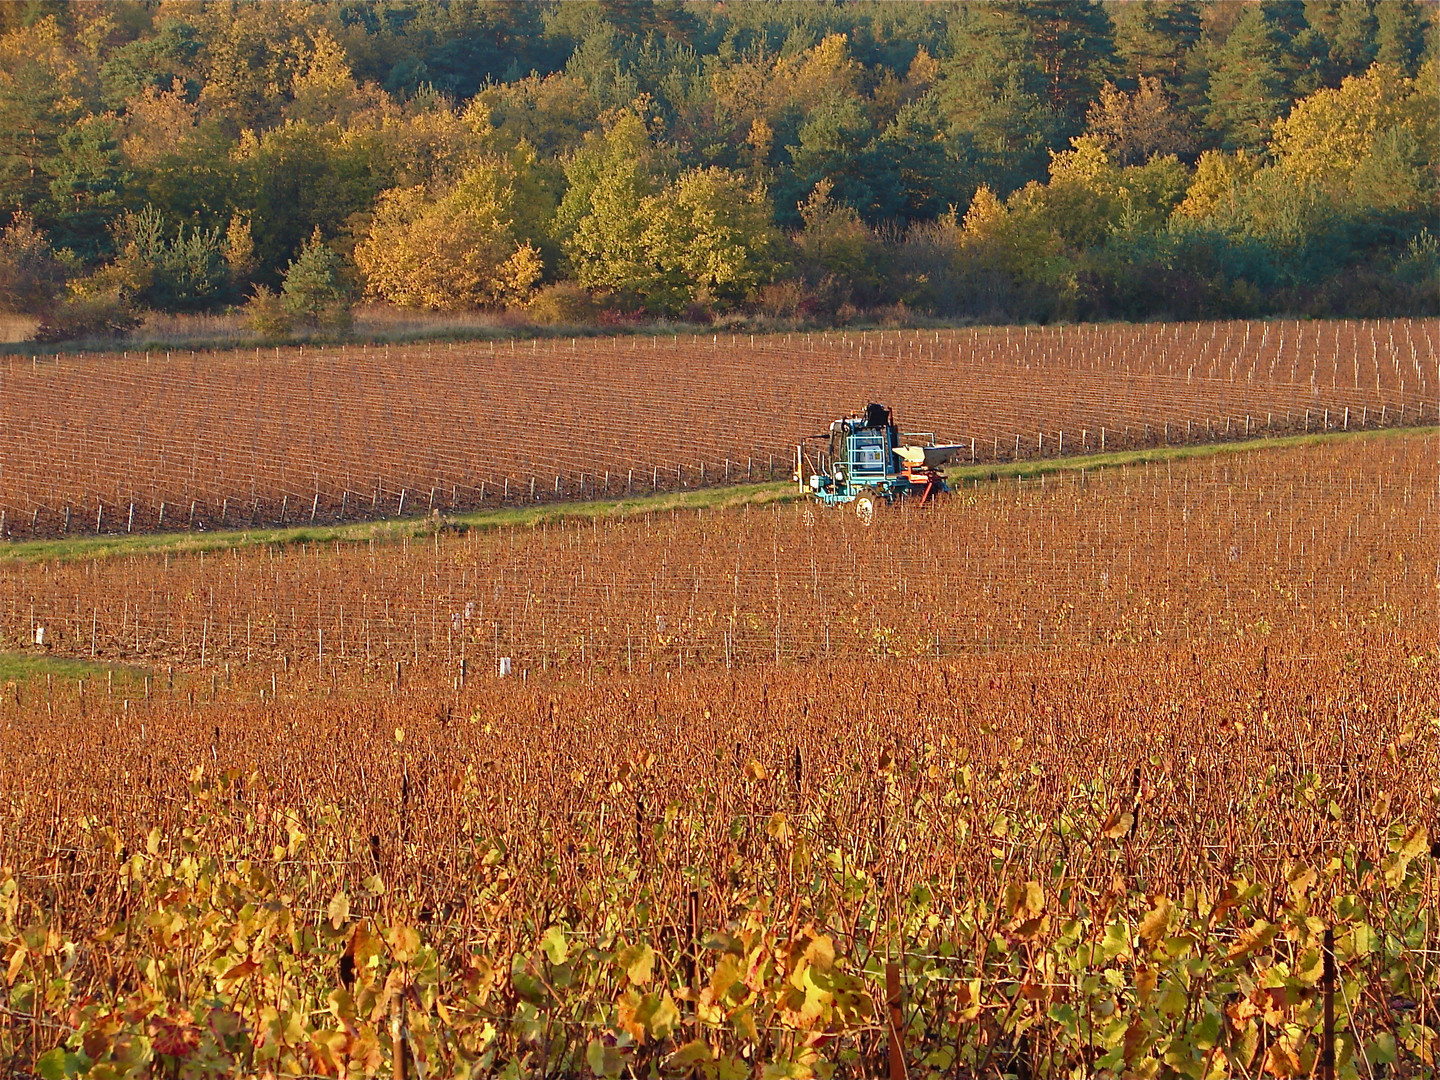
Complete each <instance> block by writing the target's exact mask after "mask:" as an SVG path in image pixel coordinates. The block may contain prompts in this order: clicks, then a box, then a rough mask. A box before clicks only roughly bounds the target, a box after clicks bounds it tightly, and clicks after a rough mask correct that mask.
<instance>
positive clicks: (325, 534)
mask: <svg viewBox="0 0 1440 1080" xmlns="http://www.w3.org/2000/svg"><path fill="white" fill-rule="evenodd" d="M1437 433H1440V427H1434V426H1427V427H1413V428H1383V429H1380V430H1371V431H1346V432H1329V433H1324V434H1311V435H1285V436H1280V437H1278V438H1268V439H1246V440H1243V441H1237V442H1223V443H1203V444H1199V445H1188V446H1157V447H1150V448H1147V449H1144V450H1119V451H1114V452H1110V453H1104V454H1076V455H1073V456H1066V457H1054V458H1039V459H1036V460H1033V461H1012V462H995V463H992V464H988V465H958V466H952V467H951V468H949V469H947V470H946V476H947V477H948V479H949V480H950V483H951V484H952V485H973V484H978V483H984V482H986V481H992V480H995V481H998V480H1013V479H1016V478H1017V477H1018V478H1020V479H1028V478H1032V477H1038V476H1042V475H1053V474H1055V473H1065V472H1074V471H1076V470H1080V469H1085V470H1090V469H1107V468H1117V467H1119V466H1122V465H1148V464H1154V463H1159V462H1167V461H1184V460H1188V459H1191V458H1204V457H1214V456H1216V455H1221V454H1243V453H1251V452H1254V451H1258V450H1282V449H1287V448H1291V447H1298V446H1317V445H1321V444H1324V443H1332V442H1342V441H1347V440H1352V439H1389V438H1408V437H1416V436H1426V435H1434V434H1437ZM801 497H802V495H801V493H800V492H799V490H798V489H797V487H796V485H794V484H792V483H789V482H787V481H780V480H777V481H774V482H771V483H766V484H732V485H723V486H716V487H704V488H695V489H693V490H689V491H674V492H665V493H662V494H659V495H645V496H637V497H632V498H626V499H590V500H585V501H574V502H553V503H540V504H537V505H535V506H522V507H504V508H501V509H497V510H474V511H470V512H468V513H461V514H454V515H449V516H446V517H445V518H444V519H443V524H444V527H445V528H447V529H451V530H455V531H461V532H463V531H467V530H470V529H502V528H519V527H525V526H531V527H533V526H536V525H541V524H544V523H547V522H553V521H560V520H562V519H563V520H576V519H578V520H590V519H592V518H608V517H634V516H640V515H645V514H655V513H666V512H668V511H672V510H707V509H708V510H716V509H726V508H730V507H737V506H757V505H765V504H768V503H775V502H789V501H791V500H794V499H798V498H801ZM434 530H435V523H434V521H433V520H432V519H430V518H426V517H412V518H400V519H394V520H388V521H359V522H348V523H344V524H338V525H299V526H279V527H274V528H264V529H236V530H225V531H217V532H174V533H139V534H135V535H130V536H85V537H68V538H65V539H60V540H27V541H21V542H18V543H9V544H0V562H3V561H5V560H20V561H25V562H45V561H52V560H54V561H72V560H78V559H103V558H111V557H116V556H125V555H161V554H173V555H194V554H198V553H200V552H213V551H228V550H231V549H235V548H247V547H265V546H271V547H283V546H289V545H296V544H330V543H363V542H369V541H375V542H378V543H391V542H395V541H399V540H402V539H406V538H415V537H420V536H428V535H431V534H432V533H433V532H434Z"/></svg>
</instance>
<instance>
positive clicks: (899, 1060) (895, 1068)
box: [885, 960, 905, 1080]
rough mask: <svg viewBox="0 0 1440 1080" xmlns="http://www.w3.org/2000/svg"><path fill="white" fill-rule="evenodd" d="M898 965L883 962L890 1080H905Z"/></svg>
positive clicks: (902, 1019) (902, 1018) (890, 961)
mask: <svg viewBox="0 0 1440 1080" xmlns="http://www.w3.org/2000/svg"><path fill="white" fill-rule="evenodd" d="M903 1023H904V1017H903V1016H902V1014H901V1011H900V965H899V964H897V963H895V962H894V961H893V960H887V961H886V962H885V1034H886V1042H887V1044H888V1046H889V1051H890V1080H905V1049H904V1047H903V1046H902V1045H901V1042H900V1031H901V1026H902V1025H903Z"/></svg>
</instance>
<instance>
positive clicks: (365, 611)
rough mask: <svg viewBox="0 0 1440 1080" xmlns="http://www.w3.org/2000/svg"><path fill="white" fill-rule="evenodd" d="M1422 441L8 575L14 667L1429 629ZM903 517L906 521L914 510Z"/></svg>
mask: <svg viewBox="0 0 1440 1080" xmlns="http://www.w3.org/2000/svg"><path fill="white" fill-rule="evenodd" d="M1437 453H1440V440H1437V438H1436V437H1435V436H1434V435H1433V434H1432V435H1408V434H1395V433H1390V434H1376V435H1371V436H1365V437H1363V438H1355V439H1351V440H1346V441H1342V442H1340V443H1328V444H1320V445H1312V446H1302V447H1296V448H1287V449H1283V450H1265V451H1256V452H1246V453H1243V454H1241V455H1218V456H1211V457H1204V458H1197V459H1192V460H1188V461H1177V462H1171V463H1168V464H1156V465H1149V466H1141V467H1131V468H1119V469H1106V470H1098V471H1097V470H1089V471H1086V472H1079V471H1076V472H1074V473H1071V474H1064V475H1060V476H1050V477H1042V478H1038V479H1035V480H1024V481H1020V480H1007V481H1000V482H984V483H980V484H978V485H975V486H972V487H968V488H965V489H963V490H961V491H958V492H956V493H955V494H954V495H952V496H951V497H950V498H948V499H946V500H944V501H942V502H940V503H939V504H938V505H936V506H934V507H926V508H923V509H919V510H910V509H900V508H897V509H894V510H892V511H890V512H889V513H888V515H887V516H885V517H884V518H883V520H882V522H881V523H880V525H879V526H877V527H876V528H874V529H866V528H864V527H863V526H861V525H859V524H858V523H857V522H856V520H855V518H854V516H853V515H851V514H848V513H846V512H845V511H844V510H843V509H837V510H832V511H825V510H823V509H822V508H816V510H813V511H810V510H807V509H805V508H802V507H801V506H796V505H774V506H769V507H752V508H747V509H744V510H740V511H729V510H713V511H712V510H703V511H675V512H672V513H669V514H661V515H646V516H641V517H632V518H620V517H616V518H604V519H594V520H590V521H585V522H568V523H567V522H563V521H562V522H559V523H552V524H550V525H546V526H543V527H537V528H535V529H512V530H502V531H489V532H486V531H470V532H467V533H463V534H459V535H456V534H453V533H439V532H437V533H436V534H435V535H433V536H432V537H429V538H424V539H419V540H414V541H410V542H407V543H405V544H403V545H395V546H386V545H384V544H376V543H373V542H372V543H368V544H367V543H344V544H335V545H332V546H326V545H323V544H320V545H317V544H307V545H304V546H296V547H291V548H286V549H258V550H257V549H240V550H232V551H229V552H225V553H220V554H212V555H209V556H200V557H197V558H189V559H178V558H173V559H172V558H169V557H154V556H144V557H126V558H98V559H92V560H88V561H75V562H65V563H58V564H49V563H40V564H33V563H32V564H25V563H16V564H15V565H13V566H12V567H10V568H8V569H7V572H6V573H5V575H4V576H3V578H0V647H7V646H8V647H12V648H13V647H16V646H18V645H21V644H24V643H31V642H33V641H34V640H35V634H36V631H37V630H41V631H42V632H43V634H44V636H45V641H46V642H47V643H48V645H49V646H50V647H51V648H52V649H54V650H57V651H58V652H60V653H63V654H66V655H71V656H77V657H84V658H97V659H103V660H143V661H145V662H148V663H152V664H178V665H181V666H199V667H200V668H202V669H220V668H223V669H231V668H235V667H239V666H249V665H264V666H265V669H266V670H267V671H268V670H270V669H271V668H279V669H280V672H281V675H280V676H279V677H284V676H288V675H289V674H290V673H292V672H295V671H297V670H299V669H301V668H304V669H305V670H306V676H305V677H306V678H312V679H313V678H315V677H316V673H317V672H318V674H319V675H320V676H321V677H324V678H329V679H332V680H340V679H344V678H346V677H355V678H375V677H377V675H378V677H381V678H384V679H393V678H394V677H395V673H396V671H397V665H399V668H398V671H399V674H400V677H402V678H403V677H404V675H405V673H406V672H414V671H415V670H416V669H422V670H428V671H435V672H439V673H440V674H439V675H437V676H436V677H437V678H441V681H444V680H446V679H448V680H451V681H454V680H457V679H460V678H462V677H468V676H469V675H471V674H474V675H481V676H483V675H488V674H490V673H492V672H494V671H496V670H498V668H497V665H498V663H499V661H500V660H501V659H502V658H509V659H510V661H511V664H512V668H513V671H514V673H515V675H516V676H517V677H528V675H529V674H531V673H534V674H539V673H541V672H547V671H551V670H555V671H564V672H590V671H612V672H613V671H624V672H626V673H633V672H636V671H645V672H649V671H653V670H674V671H675V672H677V673H679V672H683V671H684V670H685V669H686V668H687V666H693V665H696V664H700V665H721V666H725V667H732V666H735V665H743V664H753V663H756V662H762V661H769V662H776V661H812V660H819V659H827V658H838V657H851V658H855V659H857V660H872V659H881V660H883V659H886V658H912V657H927V656H928V657H947V656H954V655H957V654H964V653H972V652H976V651H983V650H986V649H995V648H1002V647H1014V646H1045V647H1053V646H1061V645H1068V644H1073V643H1085V642H1136V641H1151V640H1157V639H1163V640H1167V641H1190V640H1193V639H1195V638H1212V639H1227V638H1232V637H1245V638H1247V639H1248V640H1252V641H1254V642H1256V643H1257V647H1259V645H1260V644H1263V642H1264V639H1265V635H1266V634H1267V633H1269V632H1270V631H1271V630H1272V629H1279V628H1288V629H1293V630H1297V631H1301V632H1305V631H1317V630H1324V631H1326V632H1329V630H1330V629H1331V628H1332V627H1334V628H1337V629H1338V630H1339V631H1340V632H1352V631H1358V630H1359V629H1360V628H1361V627H1364V626H1376V627H1381V628H1386V629H1395V630H1419V629H1422V628H1424V627H1430V626H1433V625H1434V616H1435V592H1434V589H1435V580H1434V574H1433V570H1434V558H1433V549H1434V533H1435V529H1436V524H1437V517H1440V515H1437V510H1440V507H1437V502H1436V500H1437V493H1436V485H1435V482H1434V463H1435V461H1436V458H1437ZM900 506H901V507H904V504H903V503H902V504H900Z"/></svg>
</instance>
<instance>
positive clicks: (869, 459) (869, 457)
mask: <svg viewBox="0 0 1440 1080" xmlns="http://www.w3.org/2000/svg"><path fill="white" fill-rule="evenodd" d="M896 445H897V444H896V431H895V424H894V421H893V420H892V419H891V416H890V410H889V409H887V408H885V406H883V405H876V404H873V403H872V404H871V405H869V406H867V407H866V409H865V414H864V415H863V416H854V417H850V418H848V419H845V420H836V421H835V422H834V423H833V424H831V425H830V454H829V458H830V470H829V471H830V476H831V478H832V479H833V480H834V482H835V486H836V487H837V488H839V489H841V490H840V491H837V492H836V494H845V495H848V494H850V493H852V492H853V491H855V490H857V489H859V488H864V487H873V486H878V485H883V484H884V483H886V482H887V481H891V480H894V479H895V477H896V476H897V475H898V470H897V467H896V466H897V461H896V457H895V454H894V453H893V451H894V449H895V447H896Z"/></svg>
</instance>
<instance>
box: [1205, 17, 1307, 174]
mask: <svg viewBox="0 0 1440 1080" xmlns="http://www.w3.org/2000/svg"><path fill="white" fill-rule="evenodd" d="M1283 44H1284V39H1283V36H1282V34H1281V32H1280V30H1279V29H1277V28H1276V26H1275V24H1274V23H1272V22H1271V21H1270V20H1269V19H1268V18H1266V15H1265V12H1264V10H1263V9H1261V8H1260V7H1259V6H1258V5H1247V6H1246V8H1245V10H1244V12H1243V13H1242V14H1241V16H1240V20H1239V21H1238V22H1237V23H1236V24H1235V28H1234V29H1233V30H1232V31H1231V32H1230V36H1229V37H1228V38H1226V39H1225V44H1224V45H1222V46H1221V47H1220V50H1219V52H1218V54H1217V55H1216V57H1215V62H1214V64H1213V65H1212V67H1211V70H1210V89H1209V92H1208V95H1207V96H1208V99H1209V109H1208V116H1207V119H1208V121H1209V123H1210V126H1211V127H1213V128H1215V129H1216V130H1217V131H1218V132H1219V133H1220V136H1221V142H1222V144H1223V145H1224V146H1225V148H1226V149H1230V150H1236V149H1245V150H1258V149H1260V148H1262V147H1263V146H1264V145H1265V143H1266V141H1267V140H1268V139H1269V137H1270V131H1271V128H1272V127H1273V126H1274V123H1275V121H1276V119H1278V118H1279V117H1280V116H1281V115H1282V113H1283V112H1284V110H1285V106H1286V104H1287V101H1288V98H1287V95H1286V93H1285V80H1284V74H1283V71H1282V69H1281V66H1280V63H1281V48H1282V46H1283Z"/></svg>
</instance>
